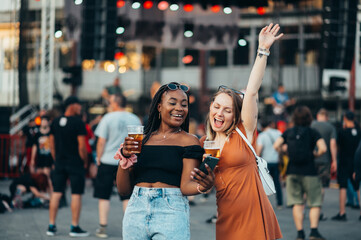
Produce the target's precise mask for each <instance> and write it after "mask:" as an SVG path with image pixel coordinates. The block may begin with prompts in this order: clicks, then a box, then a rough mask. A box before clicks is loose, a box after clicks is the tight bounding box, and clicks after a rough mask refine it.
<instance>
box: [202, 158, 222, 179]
mask: <svg viewBox="0 0 361 240" xmlns="http://www.w3.org/2000/svg"><path fill="white" fill-rule="evenodd" d="M218 161H219V158H215V157H211V156H208V157H206V158H205V159H204V161H203V162H202V163H201V165H200V166H199V170H201V171H202V172H204V173H205V174H207V175H208V171H207V168H206V167H205V166H204V164H206V163H207V165H208V166H209V167H210V168H211V169H212V171H213V170H214V168H215V167H216V165H217V163H218Z"/></svg>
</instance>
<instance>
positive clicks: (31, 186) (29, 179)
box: [9, 173, 49, 208]
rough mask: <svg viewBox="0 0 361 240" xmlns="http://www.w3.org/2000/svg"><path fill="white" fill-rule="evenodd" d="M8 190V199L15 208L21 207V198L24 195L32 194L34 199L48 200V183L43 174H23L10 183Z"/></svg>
mask: <svg viewBox="0 0 361 240" xmlns="http://www.w3.org/2000/svg"><path fill="white" fill-rule="evenodd" d="M9 190H10V199H11V200H12V203H13V206H14V207H15V208H22V207H23V199H22V196H23V195H24V194H26V193H32V194H33V196H34V197H36V198H40V199H43V200H49V195H48V190H49V182H48V177H47V176H46V175H45V174H44V173H33V174H31V173H25V174H23V175H21V176H20V177H19V178H15V179H14V180H13V181H12V182H11V184H10V186H9Z"/></svg>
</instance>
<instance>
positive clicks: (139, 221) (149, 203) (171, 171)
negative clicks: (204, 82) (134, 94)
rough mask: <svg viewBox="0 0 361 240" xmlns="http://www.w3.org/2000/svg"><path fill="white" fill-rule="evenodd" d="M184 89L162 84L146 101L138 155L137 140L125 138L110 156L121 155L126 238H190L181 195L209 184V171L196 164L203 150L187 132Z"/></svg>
mask: <svg viewBox="0 0 361 240" xmlns="http://www.w3.org/2000/svg"><path fill="white" fill-rule="evenodd" d="M188 91H189V87H188V86H186V85H182V84H179V83H176V82H171V83H169V84H165V85H163V86H161V87H160V88H159V90H158V91H157V93H156V94H155V96H154V98H153V101H152V103H151V107H150V114H149V120H148V123H147V125H146V126H145V131H144V134H145V136H144V139H143V141H142V148H141V152H140V154H137V155H135V154H132V150H134V149H135V148H137V142H135V140H134V139H133V138H130V137H127V138H125V142H124V144H123V147H122V148H120V150H119V151H118V152H117V154H116V156H115V158H116V159H120V162H119V167H118V172H117V187H118V191H119V193H120V194H121V195H128V194H132V195H131V198H130V200H129V204H128V207H127V209H126V211H125V215H124V218H123V239H125V240H129V239H177V240H183V239H184V240H188V239H190V229H189V225H190V223H189V203H188V200H187V198H186V196H189V195H195V194H199V193H204V192H207V191H209V190H210V189H211V188H212V186H213V182H214V174H213V172H212V170H211V169H210V168H209V167H208V166H206V168H207V170H208V172H209V173H210V174H208V175H206V174H204V173H203V172H201V171H200V170H199V169H198V168H197V167H198V166H199V164H200V163H201V160H202V156H203V153H204V150H203V148H202V147H201V146H200V142H199V140H198V138H197V137H196V136H194V135H192V134H189V133H188V127H189V115H188V108H189V95H188ZM191 175H193V176H196V177H197V179H198V182H195V181H192V178H191Z"/></svg>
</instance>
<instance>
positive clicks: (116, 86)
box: [102, 77, 123, 102]
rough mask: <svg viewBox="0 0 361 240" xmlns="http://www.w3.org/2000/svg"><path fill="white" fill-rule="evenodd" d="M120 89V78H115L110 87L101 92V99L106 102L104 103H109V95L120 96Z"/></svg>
mask: <svg viewBox="0 0 361 240" xmlns="http://www.w3.org/2000/svg"><path fill="white" fill-rule="evenodd" d="M122 93H123V91H122V88H121V87H120V78H119V77H116V78H115V79H114V81H113V84H112V85H110V86H107V87H105V88H104V89H103V91H102V98H103V99H104V100H106V102H109V98H110V96H111V95H114V94H117V95H119V94H122Z"/></svg>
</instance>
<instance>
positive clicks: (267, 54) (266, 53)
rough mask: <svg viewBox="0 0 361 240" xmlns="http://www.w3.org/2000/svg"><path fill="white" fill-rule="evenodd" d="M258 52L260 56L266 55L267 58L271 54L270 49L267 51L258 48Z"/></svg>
mask: <svg viewBox="0 0 361 240" xmlns="http://www.w3.org/2000/svg"><path fill="white" fill-rule="evenodd" d="M257 52H258V54H262V55H265V56H267V57H268V56H269V54H270V51H269V50H268V49H265V48H258V49H257Z"/></svg>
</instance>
